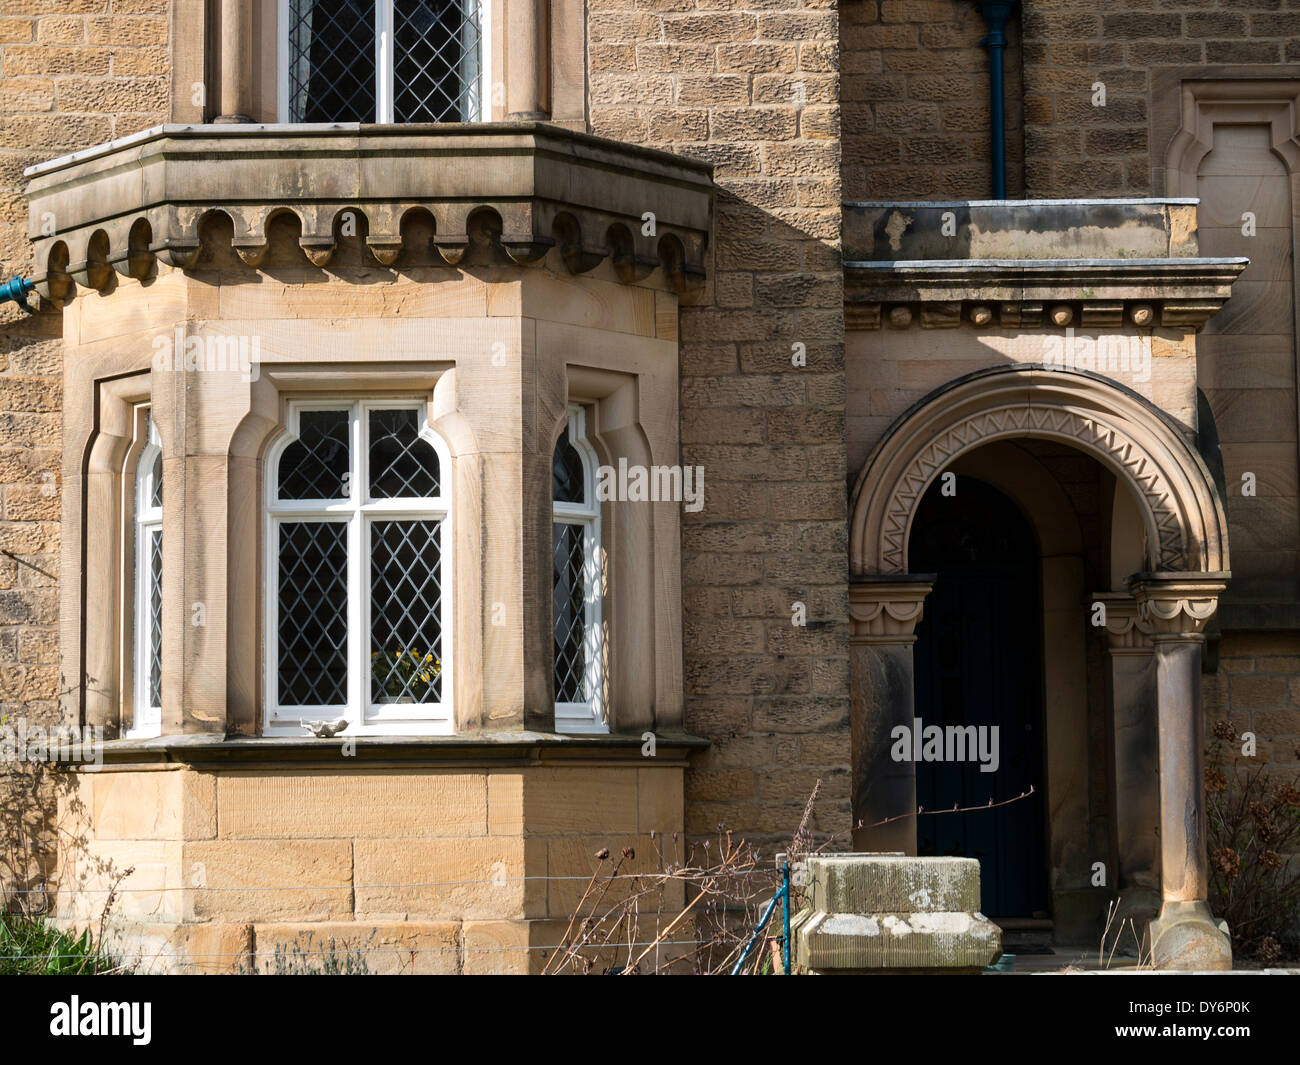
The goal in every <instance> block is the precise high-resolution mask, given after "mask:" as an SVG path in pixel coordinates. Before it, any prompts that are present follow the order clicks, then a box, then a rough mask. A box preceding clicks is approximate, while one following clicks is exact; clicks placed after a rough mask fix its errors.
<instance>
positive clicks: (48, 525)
mask: <svg viewBox="0 0 1300 1065" xmlns="http://www.w3.org/2000/svg"><path fill="white" fill-rule="evenodd" d="M167 8H168V5H167V0H5V3H4V5H3V8H0V270H2V271H3V272H2V273H0V276H2V277H3V278H4V279H5V280H8V279H9V278H10V277H12V276H14V275H15V274H17V275H20V276H23V277H26V276H29V275H30V274H31V269H32V264H31V258H30V245H29V243H28V240H27V208H26V204H25V203H24V201H23V199H22V188H23V185H24V180H23V176H22V175H23V169H24V168H25V167H28V166H31V165H32V164H34V163H38V162H43V161H45V160H47V159H51V158H54V157H55V156H58V155H63V154H66V153H68V152H72V151H76V150H78V149H80V148H86V147H89V146H90V145H93V144H99V143H101V142H103V141H107V140H111V139H112V138H114V137H122V136H125V135H126V134H128V133H134V132H136V131H137V130H140V129H146V128H148V127H149V126H153V125H157V124H158V123H160V122H163V121H165V120H166V112H167V97H168V91H169V89H168V86H169V70H170V62H169V58H168V50H167V35H168V16H167ZM49 221H50V224H51V225H52V226H54V227H56V228H57V226H58V219H51V220H49ZM59 336H60V319H59V316H58V315H57V314H43V315H39V316H37V317H35V318H29V317H28V316H27V315H25V314H24V313H23V312H22V311H21V310H19V309H18V308H17V307H16V306H15V305H14V304H12V303H11V304H3V305H0V500H2V503H0V507H2V509H0V717H7V718H8V719H9V723H10V724H14V723H16V722H17V721H18V720H20V719H26V720H28V721H30V722H46V721H52V720H54V718H55V715H56V703H55V698H56V693H57V690H58V686H59V680H58V647H57V644H58V640H57V634H56V622H57V614H58V593H57V590H56V586H55V585H56V580H55V578H56V576H57V573H58V555H59V526H58V519H59V493H58V486H57V481H56V478H57V477H58V471H59V462H60V450H59V449H60V430H59V423H60V414H59V411H60V406H61V386H62V376H61V375H62V367H61V351H62V343H61V341H60V339H59ZM0 773H4V774H5V777H4V778H0V804H3V806H4V809H5V813H4V820H3V821H2V822H0V829H3V828H4V827H5V826H8V825H9V824H10V821H11V819H12V818H13V817H16V816H17V813H18V810H19V809H20V808H23V809H27V808H29V807H30V801H29V800H24V799H22V798H21V797H20V795H19V794H16V793H15V787H14V786H13V784H12V782H11V781H10V780H9V779H8V775H7V773H6V771H5V770H3V769H0ZM2 834H3V837H4V844H3V846H0V879H3V878H4V877H5V875H6V873H5V871H6V868H7V867H8V865H9V864H10V862H11V856H12V854H13V851H14V848H15V847H16V846H18V843H17V841H16V837H15V836H14V835H13V834H12V833H9V832H3V833H2Z"/></svg>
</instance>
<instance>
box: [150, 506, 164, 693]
mask: <svg viewBox="0 0 1300 1065" xmlns="http://www.w3.org/2000/svg"><path fill="white" fill-rule="evenodd" d="M149 705H150V706H162V530H161V529H151V530H149Z"/></svg>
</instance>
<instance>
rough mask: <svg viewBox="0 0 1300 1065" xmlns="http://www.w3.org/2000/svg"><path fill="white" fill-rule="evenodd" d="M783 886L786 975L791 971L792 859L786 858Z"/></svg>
mask: <svg viewBox="0 0 1300 1065" xmlns="http://www.w3.org/2000/svg"><path fill="white" fill-rule="evenodd" d="M782 873H783V875H782V881H783V883H782V887H781V895H782V896H783V898H784V902H785V941H784V948H785V975H786V976H789V975H791V973H790V859H788V858H787V859H786V862H785V869H784V870H782Z"/></svg>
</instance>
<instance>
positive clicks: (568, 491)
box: [551, 426, 586, 503]
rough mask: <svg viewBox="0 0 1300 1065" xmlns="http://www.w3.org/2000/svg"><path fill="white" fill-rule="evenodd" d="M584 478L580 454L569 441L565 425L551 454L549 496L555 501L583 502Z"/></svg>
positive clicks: (584, 497)
mask: <svg viewBox="0 0 1300 1065" xmlns="http://www.w3.org/2000/svg"><path fill="white" fill-rule="evenodd" d="M585 480H586V479H585V478H584V477H583V469H582V456H581V455H579V454H578V449H577V448H575V447H574V446H573V445H572V444H571V443H569V430H568V427H567V426H566V427H565V430H564V432H562V433H561V434H560V439H559V440H557V441H556V442H555V453H554V454H553V455H552V456H551V498H552V499H553V500H555V502H557V503H585V502H586V495H585Z"/></svg>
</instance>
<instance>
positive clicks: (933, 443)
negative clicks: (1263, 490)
mask: <svg viewBox="0 0 1300 1065" xmlns="http://www.w3.org/2000/svg"><path fill="white" fill-rule="evenodd" d="M1017 438H1019V439H1025V438H1030V439H1034V438H1037V439H1051V440H1056V441H1059V442H1062V443H1065V444H1068V445H1070V446H1071V447H1073V448H1075V449H1077V450H1079V451H1081V452H1083V453H1084V454H1087V455H1089V456H1091V457H1092V458H1094V459H1096V460H1097V461H1098V462H1100V463H1101V464H1103V465H1104V466H1105V467H1107V468H1108V469H1109V470H1110V471H1111V472H1112V473H1113V474H1114V475H1115V477H1116V478H1117V479H1118V480H1119V481H1120V482H1121V483H1123V484H1124V485H1126V486H1127V488H1128V489H1129V491H1130V492H1131V494H1132V497H1133V499H1134V501H1135V502H1136V504H1137V507H1138V510H1139V513H1140V518H1141V528H1142V535H1143V544H1142V545H1141V551H1140V555H1141V557H1142V559H1143V561H1144V571H1143V572H1141V573H1137V574H1133V575H1131V576H1130V577H1129V578H1128V581H1127V585H1128V589H1129V595H1130V597H1131V598H1130V601H1131V602H1132V604H1133V608H1134V609H1133V613H1134V616H1135V618H1136V623H1137V624H1140V626H1141V627H1142V629H1143V632H1144V633H1145V634H1146V636H1147V637H1148V638H1149V640H1150V642H1151V644H1152V647H1153V649H1152V653H1151V664H1150V674H1151V677H1152V679H1153V690H1154V696H1153V698H1152V702H1153V704H1154V707H1153V708H1154V711H1155V714H1156V716H1157V719H1158V727H1159V734H1160V741H1159V747H1160V758H1159V761H1160V770H1161V772H1160V801H1159V806H1160V846H1161V855H1160V857H1161V896H1162V903H1161V911H1160V916H1159V917H1158V918H1156V919H1155V920H1154V921H1152V923H1151V939H1152V942H1153V944H1154V945H1155V956H1156V961H1157V963H1158V964H1161V965H1164V966H1166V967H1172V968H1223V967H1227V966H1229V965H1230V964H1231V953H1230V948H1229V946H1228V942H1227V939H1226V937H1225V936H1224V935H1223V934H1222V932H1221V931H1220V930H1219V929H1218V928H1217V927H1216V925H1215V923H1214V921H1213V919H1212V918H1211V915H1210V911H1209V907H1208V903H1207V901H1206V895H1207V868H1206V854H1205V823H1204V822H1205V818H1204V809H1203V795H1202V779H1201V777H1202V770H1201V749H1202V738H1201V737H1202V723H1201V714H1200V691H1199V685H1200V657H1201V656H1200V648H1201V644H1202V643H1203V642H1204V636H1203V629H1204V627H1205V625H1206V623H1207V622H1208V621H1209V619H1210V617H1211V616H1212V615H1213V613H1214V611H1215V609H1216V607H1217V602H1218V596H1219V594H1220V593H1221V592H1222V591H1223V590H1224V588H1225V587H1226V580H1227V578H1228V575H1229V574H1228V572H1227V569H1228V544H1227V523H1226V519H1225V516H1224V508H1223V504H1222V501H1221V499H1220V497H1219V494H1218V491H1217V489H1216V488H1215V485H1214V481H1213V478H1212V476H1211V474H1210V472H1209V470H1208V468H1207V467H1206V465H1205V463H1204V461H1203V460H1202V459H1201V457H1200V455H1199V454H1198V453H1197V451H1196V450H1195V448H1194V447H1193V445H1192V443H1191V434H1190V433H1189V432H1188V431H1187V430H1186V429H1185V427H1182V426H1180V425H1178V424H1177V423H1175V422H1173V421H1172V420H1171V419H1170V418H1168V417H1167V416H1166V415H1165V414H1164V413H1162V412H1161V411H1159V410H1158V409H1157V408H1155V407H1153V406H1152V405H1151V404H1150V403H1148V402H1147V401H1146V400H1144V399H1142V398H1141V397H1139V396H1137V395H1136V394H1135V393H1133V392H1131V391H1129V390H1127V389H1125V388H1123V387H1121V386H1119V385H1117V384H1115V383H1113V382H1111V381H1109V380H1106V379H1104V378H1101V377H1099V376H1096V375H1093V374H1089V373H1083V372H1077V371H1057V370H1047V369H1043V368H1041V367H1034V366H1016V367H1010V368H996V369H992V370H987V371H981V372H979V373H975V374H971V375H968V376H966V377H963V378H960V379H958V380H956V381H954V382H952V383H950V384H949V385H947V386H945V387H943V388H941V389H939V390H937V391H935V392H933V393H931V394H930V395H929V396H927V397H926V398H925V399H923V400H921V401H920V402H919V403H917V404H916V405H915V406H914V407H913V408H911V410H909V411H908V412H906V413H905V414H904V415H902V416H901V417H900V418H899V419H898V420H897V421H896V422H895V423H894V424H893V425H892V426H891V427H890V429H889V430H888V431H887V432H886V434H885V435H884V437H883V438H882V439H881V441H880V442H879V443H878V444H877V446H876V448H875V450H874V451H873V452H872V454H871V456H870V457H869V458H868V460H867V462H866V464H865V465H864V467H863V470H862V472H861V475H860V476H859V478H858V482H857V485H856V488H855V490H854V493H853V502H852V514H851V519H850V572H851V574H852V578H851V584H850V593H849V603H850V619H851V624H852V636H851V642H852V670H851V672H852V725H853V729H852V735H853V816H854V822H855V824H857V825H859V826H862V827H860V828H859V829H858V831H857V832H856V833H855V844H856V845H857V846H858V847H859V848H860V849H866V850H880V849H887V850H903V851H907V852H909V853H914V851H915V846H916V829H915V824H914V819H912V818H908V817H902V818H897V814H898V812H899V811H900V810H915V808H916V791H915V774H914V771H913V766H912V764H911V763H896V762H894V761H893V759H892V757H891V744H890V742H889V737H890V736H891V734H892V733H893V730H894V729H895V728H896V727H897V726H898V725H907V726H911V724H912V717H913V706H914V689H913V676H914V674H913V661H912V644H913V642H914V640H915V627H916V623H917V621H918V620H919V619H920V617H921V615H922V611H923V609H924V602H925V597H926V595H927V594H928V593H929V591H930V588H931V582H932V580H933V575H927V574H912V573H909V571H908V557H907V552H908V537H909V533H910V530H911V523H912V519H913V516H914V514H915V512H916V509H917V506H918V504H919V502H920V500H921V497H922V496H923V495H924V493H925V491H926V489H927V488H928V487H929V486H930V484H931V483H932V482H933V481H934V480H935V479H936V478H937V477H938V476H939V475H940V474H941V473H942V472H944V471H945V470H946V469H947V468H948V467H950V466H951V465H952V464H953V463H954V462H956V461H957V460H959V459H960V458H961V456H963V455H964V454H966V453H967V452H969V451H972V450H974V449H975V448H978V447H982V446H985V445H987V444H989V443H991V442H993V441H997V440H1009V439H1017ZM1081 609H1082V604H1081ZM884 818H894V819H893V820H889V821H888V822H887V823H885V824H880V823H879V822H881V821H882V820H883V819H884Z"/></svg>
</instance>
